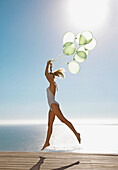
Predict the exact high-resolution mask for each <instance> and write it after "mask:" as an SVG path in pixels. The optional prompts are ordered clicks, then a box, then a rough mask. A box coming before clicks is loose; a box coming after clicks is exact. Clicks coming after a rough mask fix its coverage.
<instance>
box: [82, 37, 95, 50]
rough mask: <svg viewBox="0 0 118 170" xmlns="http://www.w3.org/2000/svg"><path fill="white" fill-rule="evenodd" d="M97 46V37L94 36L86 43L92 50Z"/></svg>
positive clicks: (87, 47) (88, 48) (86, 47)
mask: <svg viewBox="0 0 118 170" xmlns="http://www.w3.org/2000/svg"><path fill="white" fill-rule="evenodd" d="M95 46H96V39H95V38H93V39H92V41H91V42H90V43H89V44H86V45H85V46H84V47H85V49H87V50H92V49H94V48H95Z"/></svg>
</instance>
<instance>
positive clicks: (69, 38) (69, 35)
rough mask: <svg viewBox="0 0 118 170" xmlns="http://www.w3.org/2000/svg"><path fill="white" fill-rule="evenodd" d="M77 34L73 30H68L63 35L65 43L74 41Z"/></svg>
mask: <svg viewBox="0 0 118 170" xmlns="http://www.w3.org/2000/svg"><path fill="white" fill-rule="evenodd" d="M74 40H75V35H74V34H73V33H72V32H66V33H65V34H64V36H63V45H64V44H65V43H67V42H72V43H73V42H74Z"/></svg>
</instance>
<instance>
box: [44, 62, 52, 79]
mask: <svg viewBox="0 0 118 170" xmlns="http://www.w3.org/2000/svg"><path fill="white" fill-rule="evenodd" d="M50 63H51V60H48V61H47V66H46V69H45V76H46V75H47V74H48V68H49V65H50Z"/></svg>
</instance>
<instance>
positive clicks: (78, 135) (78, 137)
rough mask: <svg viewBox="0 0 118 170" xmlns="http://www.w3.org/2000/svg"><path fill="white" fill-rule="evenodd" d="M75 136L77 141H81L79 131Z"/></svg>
mask: <svg viewBox="0 0 118 170" xmlns="http://www.w3.org/2000/svg"><path fill="white" fill-rule="evenodd" d="M76 137H77V139H78V141H79V143H81V138H80V133H77V136H76Z"/></svg>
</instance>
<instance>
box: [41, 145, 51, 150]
mask: <svg viewBox="0 0 118 170" xmlns="http://www.w3.org/2000/svg"><path fill="white" fill-rule="evenodd" d="M47 146H50V144H49V143H45V145H44V146H43V147H42V149H41V151H42V150H44V149H45V148H46V147H47Z"/></svg>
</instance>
